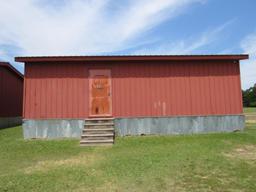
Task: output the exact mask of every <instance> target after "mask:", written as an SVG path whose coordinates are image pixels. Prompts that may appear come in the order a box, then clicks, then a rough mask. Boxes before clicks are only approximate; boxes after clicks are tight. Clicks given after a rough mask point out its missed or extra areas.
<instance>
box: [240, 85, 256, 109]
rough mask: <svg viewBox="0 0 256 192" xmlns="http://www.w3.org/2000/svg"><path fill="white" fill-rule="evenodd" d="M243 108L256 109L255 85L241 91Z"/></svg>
mask: <svg viewBox="0 0 256 192" xmlns="http://www.w3.org/2000/svg"><path fill="white" fill-rule="evenodd" d="M242 93H243V105H244V107H256V84H255V85H254V86H253V87H250V88H249V89H246V90H243V91H242Z"/></svg>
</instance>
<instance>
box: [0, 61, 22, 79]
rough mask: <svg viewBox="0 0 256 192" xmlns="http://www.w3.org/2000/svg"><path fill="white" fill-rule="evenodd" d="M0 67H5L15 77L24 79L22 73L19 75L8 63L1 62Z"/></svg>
mask: <svg viewBox="0 0 256 192" xmlns="http://www.w3.org/2000/svg"><path fill="white" fill-rule="evenodd" d="M0 66H2V67H6V68H7V69H8V70H10V71H11V72H13V73H14V74H15V75H17V76H18V77H20V78H22V79H23V78H24V76H23V75H22V73H20V72H19V71H18V70H17V69H15V68H14V67H13V66H12V65H11V64H10V63H8V62H2V61H0Z"/></svg>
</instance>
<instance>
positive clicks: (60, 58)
mask: <svg viewBox="0 0 256 192" xmlns="http://www.w3.org/2000/svg"><path fill="white" fill-rule="evenodd" d="M248 58H249V55H247V54H238V55H108V56H36V57H15V61H17V62H46V61H47V62H51V61H146V60H164V61H178V60H243V59H248Z"/></svg>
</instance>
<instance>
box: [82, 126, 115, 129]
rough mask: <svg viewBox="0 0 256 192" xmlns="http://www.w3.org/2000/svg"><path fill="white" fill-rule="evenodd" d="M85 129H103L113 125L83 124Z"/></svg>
mask: <svg viewBox="0 0 256 192" xmlns="http://www.w3.org/2000/svg"><path fill="white" fill-rule="evenodd" d="M84 128H85V129H105V128H114V126H113V125H104V126H103V125H102V126H99V125H85V126H84Z"/></svg>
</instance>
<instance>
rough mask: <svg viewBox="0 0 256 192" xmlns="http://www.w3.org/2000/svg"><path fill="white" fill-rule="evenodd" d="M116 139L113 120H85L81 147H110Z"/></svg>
mask: <svg viewBox="0 0 256 192" xmlns="http://www.w3.org/2000/svg"><path fill="white" fill-rule="evenodd" d="M114 138H115V129H114V119H113V118H90V119H86V120H85V125H84V129H83V132H82V135H81V141H80V146H109V145H113V144H114Z"/></svg>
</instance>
